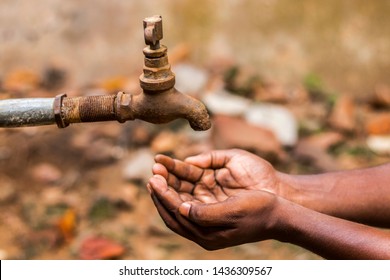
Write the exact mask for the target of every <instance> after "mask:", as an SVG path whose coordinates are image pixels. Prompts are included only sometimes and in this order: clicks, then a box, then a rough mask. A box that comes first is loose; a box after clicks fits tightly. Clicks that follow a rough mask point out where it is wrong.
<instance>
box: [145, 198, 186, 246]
mask: <svg viewBox="0 0 390 280" xmlns="http://www.w3.org/2000/svg"><path fill="white" fill-rule="evenodd" d="M151 198H152V201H153V203H154V205H155V207H156V209H157V212H158V214H159V215H160V217H161V218H162V220H163V221H164V223H165V225H166V226H167V227H168V228H169V229H171V230H172V231H174V232H176V233H177V234H179V235H181V236H183V237H185V238H188V239H191V240H192V239H193V235H192V234H191V233H190V232H188V230H187V229H186V228H185V227H184V226H182V225H181V224H180V223H179V222H178V221H177V220H176V218H175V216H174V215H173V214H172V213H171V212H169V211H168V210H167V209H165V208H164V206H163V205H162V204H161V202H160V201H159V200H158V198H157V197H156V195H154V194H151Z"/></svg>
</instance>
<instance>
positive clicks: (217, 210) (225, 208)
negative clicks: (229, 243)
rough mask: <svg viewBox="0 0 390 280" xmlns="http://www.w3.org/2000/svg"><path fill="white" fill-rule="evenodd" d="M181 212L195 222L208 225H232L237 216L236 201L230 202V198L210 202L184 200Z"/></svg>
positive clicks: (180, 208)
mask: <svg viewBox="0 0 390 280" xmlns="http://www.w3.org/2000/svg"><path fill="white" fill-rule="evenodd" d="M179 213H180V214H181V215H183V216H184V217H186V218H187V219H189V220H190V221H192V222H194V223H195V224H198V225H200V226H207V227H219V226H223V227H230V226H233V224H234V222H235V221H236V218H237V213H236V211H235V207H234V203H229V199H228V200H225V201H223V202H217V203H210V204H195V203H192V202H183V203H182V204H181V205H180V207H179Z"/></svg>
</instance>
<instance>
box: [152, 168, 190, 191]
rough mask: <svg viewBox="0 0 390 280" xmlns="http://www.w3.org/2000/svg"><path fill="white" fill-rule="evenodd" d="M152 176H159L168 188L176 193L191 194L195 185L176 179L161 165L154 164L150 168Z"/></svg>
mask: <svg viewBox="0 0 390 280" xmlns="http://www.w3.org/2000/svg"><path fill="white" fill-rule="evenodd" d="M152 171H153V174H154V175H161V176H163V177H164V178H165V180H167V183H168V186H170V187H172V188H174V189H175V190H176V191H178V192H186V193H192V191H193V189H194V187H195V185H194V184H192V183H190V182H188V181H185V180H180V179H178V178H177V177H176V176H175V175H174V174H172V173H169V172H168V170H167V169H166V168H165V166H164V165H162V164H161V163H155V164H154V165H153V168H152Z"/></svg>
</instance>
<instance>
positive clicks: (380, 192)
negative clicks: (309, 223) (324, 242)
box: [279, 164, 390, 227]
mask: <svg viewBox="0 0 390 280" xmlns="http://www.w3.org/2000/svg"><path fill="white" fill-rule="evenodd" d="M279 177H280V180H281V181H282V184H283V187H282V188H281V191H280V195H281V196H282V197H284V198H286V199H288V200H290V201H293V202H295V203H298V204H300V205H302V206H304V207H307V208H310V209H313V210H315V211H319V212H321V213H325V214H328V215H332V216H336V217H340V218H345V219H349V220H353V221H358V222H361V223H366V224H370V225H376V226H383V227H390V164H386V165H381V166H377V167H373V168H368V169H362V170H351V171H340V172H333V173H324V174H319V175H297V176H291V175H287V174H282V173H279Z"/></svg>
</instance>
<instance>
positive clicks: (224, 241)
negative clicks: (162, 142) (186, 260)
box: [148, 150, 278, 250]
mask: <svg viewBox="0 0 390 280" xmlns="http://www.w3.org/2000/svg"><path fill="white" fill-rule="evenodd" d="M153 173H154V174H155V175H154V176H153V177H152V178H151V179H150V181H149V184H148V188H149V190H150V192H151V196H152V199H153V201H154V204H155V206H156V208H157V210H158V212H159V214H160V216H161V217H162V219H163V220H164V222H165V223H166V225H167V226H168V227H169V228H170V229H172V230H173V231H175V232H176V233H178V234H180V235H182V236H184V237H186V238H188V239H190V240H193V241H194V242H196V243H198V244H199V245H201V246H202V247H204V248H206V249H208V250H213V249H220V248H225V247H229V246H233V245H238V244H243V243H248V242H255V241H260V240H264V239H268V238H271V235H272V230H273V227H274V225H275V219H274V215H273V212H274V211H273V210H274V209H275V206H276V202H277V200H278V198H277V196H276V195H274V194H273V190H274V188H275V187H276V186H274V185H275V184H277V179H276V176H275V174H274V173H275V171H274V170H273V168H272V166H271V165H270V164H269V163H268V162H266V161H264V160H262V159H260V158H258V157H256V156H254V155H252V154H250V153H247V152H245V151H241V150H227V151H213V152H211V153H205V154H201V155H199V156H195V157H190V158H187V159H186V160H185V161H184V162H183V161H179V160H176V159H172V158H170V157H167V156H163V155H158V156H156V164H155V166H154V167H153Z"/></svg>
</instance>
